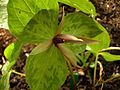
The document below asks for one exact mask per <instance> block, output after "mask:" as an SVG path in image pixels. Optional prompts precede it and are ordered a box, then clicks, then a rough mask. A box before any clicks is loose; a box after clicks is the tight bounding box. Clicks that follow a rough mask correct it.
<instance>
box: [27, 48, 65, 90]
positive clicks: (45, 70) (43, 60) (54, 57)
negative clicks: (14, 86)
mask: <svg viewBox="0 0 120 90" xmlns="http://www.w3.org/2000/svg"><path fill="white" fill-rule="evenodd" d="M25 72H26V80H27V83H28V84H29V86H30V88H31V89H32V90H58V89H59V87H61V85H62V84H63V83H64V81H65V79H66V75H67V65H66V62H65V60H64V57H63V55H61V52H59V51H58V49H57V48H56V47H55V46H51V47H50V48H49V49H48V50H47V51H45V52H42V53H39V54H36V55H30V56H29V58H28V59H27V62H26V68H25Z"/></svg>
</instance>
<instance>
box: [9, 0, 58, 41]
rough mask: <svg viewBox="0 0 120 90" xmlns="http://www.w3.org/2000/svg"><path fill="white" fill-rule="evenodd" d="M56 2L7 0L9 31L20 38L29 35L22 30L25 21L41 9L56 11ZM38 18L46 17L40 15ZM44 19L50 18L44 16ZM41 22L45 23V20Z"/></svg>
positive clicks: (50, 0) (49, 0) (51, 0)
mask: <svg viewBox="0 0 120 90" xmlns="http://www.w3.org/2000/svg"><path fill="white" fill-rule="evenodd" d="M56 3H57V1H56V0H54V2H53V0H9V2H8V6H7V8H8V24H9V29H10V32H11V33H12V34H13V35H15V36H16V37H17V38H20V39H22V40H23V39H24V36H26V35H27V36H28V37H30V35H29V34H28V33H27V34H26V33H25V32H24V27H25V26H26V25H27V23H28V22H29V21H30V20H31V18H32V17H33V16H34V15H36V14H37V13H38V12H39V11H40V10H41V9H54V10H55V11H57V10H58V6H57V5H58V4H56ZM43 15H44V14H43ZM45 16H46V15H45ZM48 16H49V14H48ZM55 17H56V16H55ZM40 18H42V19H45V18H46V17H43V16H42V17H39V19H40ZM46 19H50V18H46ZM48 22H49V21H48ZM43 23H44V24H45V23H46V22H43ZM49 28H50V27H49ZM45 29H46V27H45V28H44V30H45ZM24 33H25V34H24ZM32 33H33V32H32ZM21 36H22V37H21ZM34 36H35V35H34ZM24 40H25V39H24Z"/></svg>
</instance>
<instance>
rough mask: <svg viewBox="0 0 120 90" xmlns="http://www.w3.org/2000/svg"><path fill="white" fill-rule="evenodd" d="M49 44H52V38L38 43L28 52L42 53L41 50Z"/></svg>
mask: <svg viewBox="0 0 120 90" xmlns="http://www.w3.org/2000/svg"><path fill="white" fill-rule="evenodd" d="M51 45H52V40H49V41H45V42H43V43H40V44H39V45H37V46H36V47H35V48H34V49H33V50H32V52H31V53H30V55H35V54H38V53H42V52H44V51H46V50H47V49H48V48H49V47H50V46H51Z"/></svg>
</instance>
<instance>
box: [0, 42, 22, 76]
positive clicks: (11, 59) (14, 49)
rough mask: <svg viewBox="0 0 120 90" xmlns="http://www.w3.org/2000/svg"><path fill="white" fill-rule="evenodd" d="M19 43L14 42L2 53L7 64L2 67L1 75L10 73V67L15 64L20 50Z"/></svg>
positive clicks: (20, 45)
mask: <svg viewBox="0 0 120 90" xmlns="http://www.w3.org/2000/svg"><path fill="white" fill-rule="evenodd" d="M21 47H22V44H21V42H15V43H12V44H10V45H9V46H8V47H7V48H6V49H5V51H4V55H5V57H6V58H7V62H6V63H5V64H4V65H3V68H2V74H3V75H4V74H6V73H8V72H9V71H10V69H11V67H12V66H13V65H14V64H15V62H16V60H17V58H18V56H19V54H20V50H21Z"/></svg>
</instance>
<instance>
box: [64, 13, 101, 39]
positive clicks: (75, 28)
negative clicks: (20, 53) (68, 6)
mask: <svg viewBox="0 0 120 90" xmlns="http://www.w3.org/2000/svg"><path fill="white" fill-rule="evenodd" d="M101 32H102V31H101V30H100V29H99V27H98V26H97V24H96V22H95V21H94V20H93V19H92V18H90V17H88V16H87V15H85V14H83V13H81V12H75V13H71V14H68V15H67V16H65V20H64V28H63V32H62V33H63V34H65V33H67V34H71V35H73V36H78V37H79V36H85V37H95V36H96V35H98V34H100V33H101Z"/></svg>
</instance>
